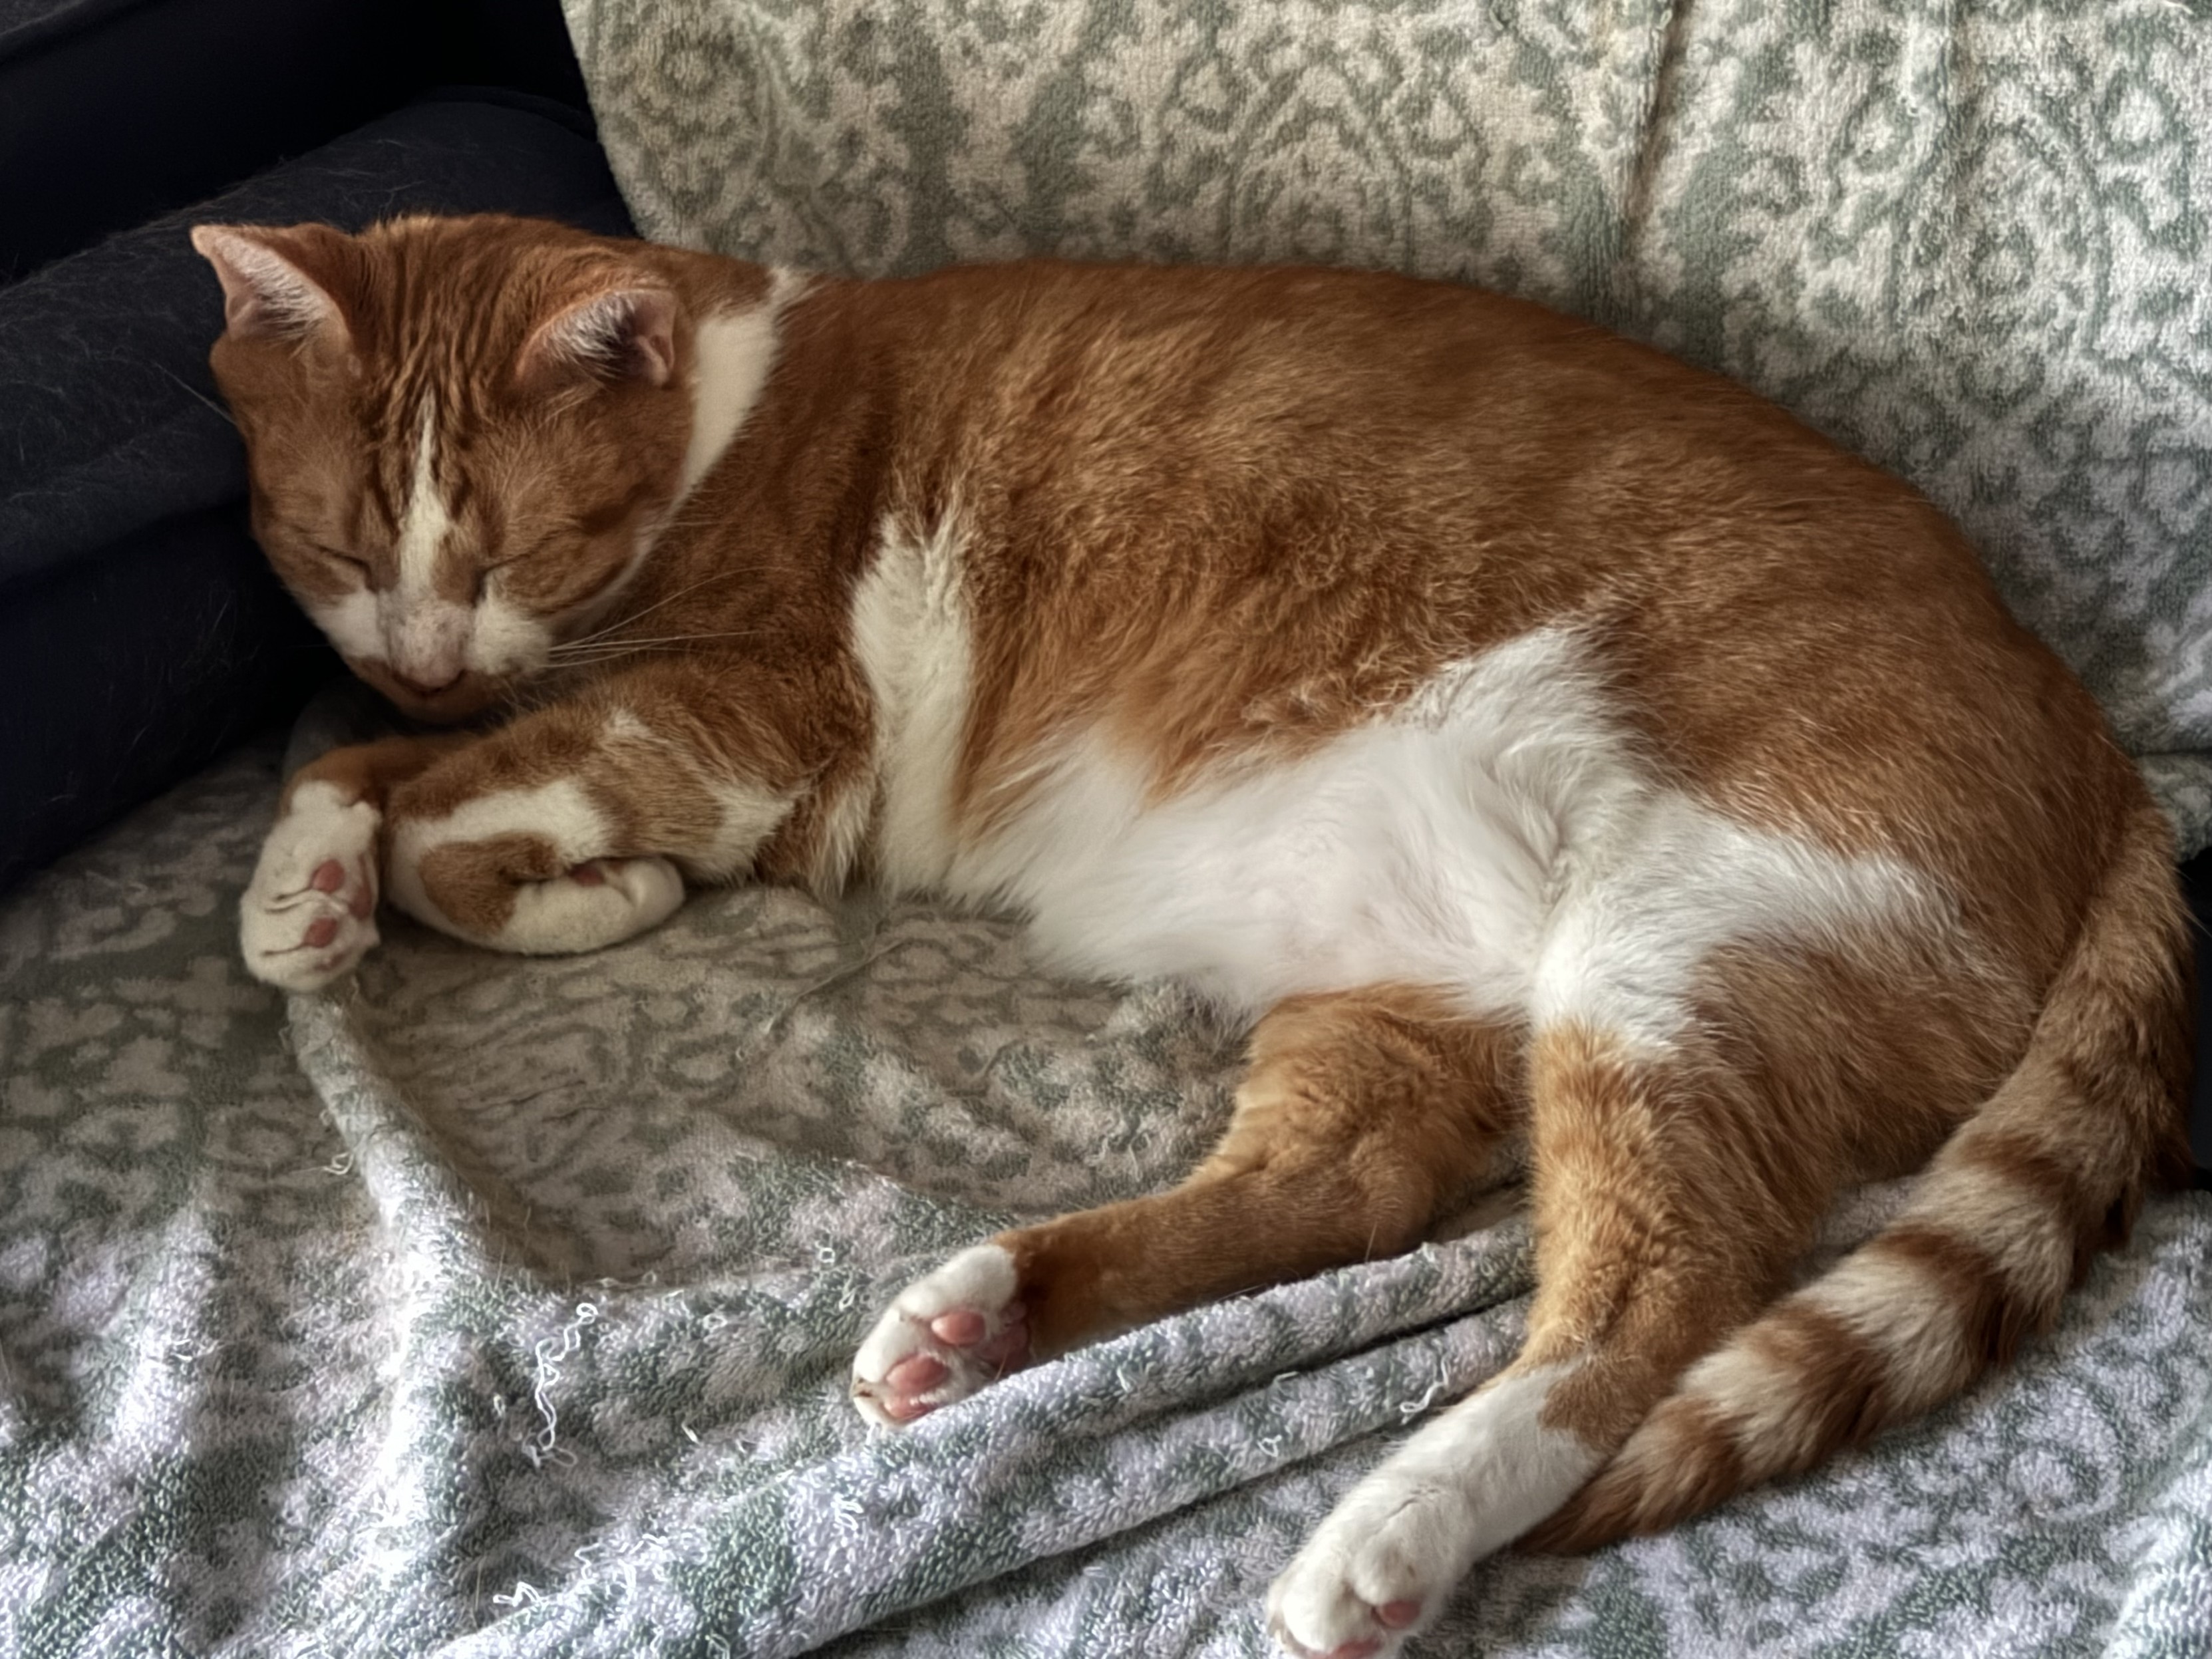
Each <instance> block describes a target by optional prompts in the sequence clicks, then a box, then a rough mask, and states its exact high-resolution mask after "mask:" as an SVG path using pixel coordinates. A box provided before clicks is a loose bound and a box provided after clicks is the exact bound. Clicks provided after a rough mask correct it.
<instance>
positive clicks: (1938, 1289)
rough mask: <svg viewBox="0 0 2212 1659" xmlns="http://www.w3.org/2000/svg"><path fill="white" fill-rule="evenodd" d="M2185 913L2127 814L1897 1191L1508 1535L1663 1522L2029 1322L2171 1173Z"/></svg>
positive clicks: (1833, 1433) (1861, 1420)
mask: <svg viewBox="0 0 2212 1659" xmlns="http://www.w3.org/2000/svg"><path fill="white" fill-rule="evenodd" d="M2192 1003H2193V975H2192V972H2191V949H2190V938H2189V922H2188V914H2187V912H2186V911H2185V908H2183V906H2182V903H2181V900H2180V896H2179V890H2178V884H2177V883H2176V882H2175V880H2174V874H2173V865H2172V845H2171V842H2170V840H2169V838H2168V835H2167V831H2166V823H2165V820H2164V818H2163V817H2160V814H2159V812H2158V811H2157V809H2156V808H2154V807H2153V806H2152V805H2150V804H2149V802H2148V800H2147V799H2146V800H2143V801H2142V803H2141V804H2140V805H2138V806H2137V807H2136V809H2135V810H2134V811H2132V812H2131V813H2130V817H2129V818H2128V819H2127V821H2126V824H2125V828H2124V830H2123V833H2122V836H2121V837H2120V840H2119V842H2118V846H2117V848H2116V850H2115V853H2114V855H2113V858H2112V862H2111V864H2110V865H2109V866H2107V867H2106V872H2105V873H2104V876H2103V878H2102V879H2101V880H2100V883H2099V885H2098V888H2097V890H2096V892H2095V895H2094V896H2093V899H2092V901H2091V903H2090V906H2089V908H2088V910H2087V913H2086V914H2085V915H2084V918H2083V923H2082V927H2081V933H2080V934H2079V935H2078V936H2077V938H2076V939H2075V945H2074V949H2073V953H2072V955H2071V956H2070V957H2069V958H2068V960H2067V962H2066V963H2065V965H2064V966H2063V968H2062V969H2060V971H2059V975H2058V977H2057V980H2056V981H2054V983H2053V984H2052V986H2051V992H2050V994H2049V996H2048V997H2047V999H2046V1000H2045V1004H2044V1007H2043V1012H2042V1013H2041V1015H2040V1017H2039V1019H2038V1021H2037V1023H2036V1025H2035V1029H2034V1032H2033V1036H2031V1038H2030V1040H2029V1042H2028V1047H2027V1054H2026V1055H2025V1056H2024V1057H2023V1058H2022V1059H2021V1062H2020V1065H2019V1066H2018V1067H2017V1069H2015V1071H2014V1072H2013V1073H2012V1075H2011V1076H2010V1077H2008V1078H2007V1079H2005V1081H2004V1082H2003V1084H2002V1085H2000V1086H1999V1088H1998V1089H1997V1091H1996V1094H1995V1095H1994V1096H1993V1097H1991V1098H1990V1100H1989V1101H1988V1102H1987V1103H1985V1104H1984V1106H1983V1107H1982V1108H1981V1109H1980V1110H1979V1111H1978V1112H1976V1113H1975V1115H1973V1116H1972V1117H1971V1118H1969V1119H1967V1120H1966V1121H1965V1122H1964V1123H1962V1124H1961V1125H1960V1127H1958V1128H1957V1129H1956V1130H1955V1131H1954V1133H1953V1134H1952V1136H1951V1138H1950V1139H1949V1140H1948V1141H1947V1142H1946V1143H1945V1144H1944V1146H1942V1149H1941V1150H1940V1151H1939V1152H1937V1154H1936V1157H1935V1158H1934V1159H1933V1161H1932V1162H1931V1163H1930V1164H1929V1169H1928V1172H1927V1175H1926V1176H1925V1177H1924V1178H1923V1182H1922V1183H1921V1185H1920V1187H1919V1188H1918V1189H1917V1191H1916V1193H1915V1194H1914V1195H1913V1198H1912V1200H1911V1203H1910V1205H1909V1206H1907V1208H1906V1209H1905V1212H1903V1213H1902V1214H1901V1215H1899V1217H1898V1218H1897V1219H1896V1220H1895V1221H1893V1223H1892V1224H1891V1225H1888V1226H1887V1227H1886V1228H1884V1229H1883V1230H1882V1231H1881V1232H1879V1233H1877V1234H1876V1235H1875V1237H1873V1238H1871V1239H1869V1241H1868V1242H1867V1243H1865V1244H1863V1245H1862V1246H1861V1247H1859V1249H1857V1250H1855V1251H1853V1252H1852V1253H1851V1254H1850V1255H1847V1256H1845V1257H1844V1259H1843V1260H1842V1261H1839V1262H1838V1263H1837V1264H1836V1266H1835V1267H1833V1268H1832V1270H1830V1271H1829V1272H1828V1273H1826V1274H1824V1275H1823V1276H1821V1277H1820V1278H1819V1279H1815V1280H1814V1281H1813V1282H1812V1283H1811V1284H1809V1285H1807V1286H1805V1287H1804V1288H1803V1289H1802V1290H1800V1291H1796V1292H1794V1293H1793V1294H1791V1295H1790V1296H1788V1297H1784V1298H1782V1299H1781V1300H1780V1301H1778V1302H1777V1303H1776V1304H1773V1305H1772V1306H1771V1308H1769V1309H1768V1310H1766V1311H1765V1313H1764V1314H1762V1315H1761V1316H1759V1318H1757V1319H1755V1320H1753V1322H1751V1323H1750V1324H1748V1325H1746V1326H1745V1327H1743V1328H1741V1330H1739V1331H1738V1332H1736V1333H1735V1335H1734V1336H1733V1337H1732V1338H1731V1339H1730V1340H1729V1341H1728V1342H1727V1343H1726V1344H1725V1345H1724V1346H1722V1347H1720V1348H1719V1349H1717V1350H1716V1351H1715V1352H1712V1353H1711V1354H1709V1355H1707V1356H1706V1357H1705V1358H1704V1359H1702V1360H1700V1361H1699V1362H1698V1363H1697V1364H1695V1365H1693V1366H1692V1367H1691V1368H1690V1370H1688V1371H1686V1373H1684V1375H1683V1376H1682V1379H1681V1381H1680V1383H1679V1385H1678V1386H1677V1388H1676V1389H1675V1391H1674V1393H1673V1394H1672V1395H1669V1396H1668V1398H1666V1399H1665V1400H1662V1401H1661V1402H1660V1403H1659V1405H1658V1406H1657V1407H1656V1408H1655V1409H1654V1410H1653V1412H1652V1413H1651V1414H1650V1417H1648V1418H1646V1419H1644V1423H1643V1424H1642V1425H1640V1426H1639V1427H1638V1429H1637V1431H1635V1433H1634V1434H1633V1435H1632V1436H1631V1437H1629V1439H1628V1441H1627V1443H1626V1444H1625V1445H1623V1446H1622V1448H1621V1449H1620V1452H1619V1454H1618V1455H1616V1456H1615V1457H1614V1458H1613V1462H1611V1463H1609V1464H1607V1466H1606V1468H1604V1469H1603V1470H1601V1472H1600V1473H1599V1474H1598V1475H1597V1476H1596V1477H1595V1479H1594V1480H1592V1481H1591V1482H1590V1484H1589V1486H1586V1487H1584V1488H1583V1490H1582V1492H1579V1493H1578V1494H1577V1496H1576V1497H1575V1498H1573V1499H1571V1501H1570V1502H1569V1503H1568V1504H1566V1505H1565V1507H1564V1508H1562V1509H1561V1510H1559V1512H1558V1513H1557V1514H1556V1515H1555V1516H1553V1517H1552V1518H1551V1519H1550V1520H1549V1521H1547V1522H1545V1523H1544V1524H1543V1525H1542V1526H1541V1527H1539V1528H1537V1529H1536V1530H1535V1532H1534V1533H1533V1534H1530V1535H1529V1536H1528V1538H1527V1539H1526V1540H1525V1541H1524V1547H1534V1548H1538V1549H1559V1550H1580V1549H1588V1548H1593V1547H1596V1546H1597V1545H1600V1544H1603V1543H1607V1542H1610V1541H1612V1540H1613V1539H1616V1538H1620V1537H1622V1536H1624V1535H1626V1534H1631V1533H1639V1532H1651V1531H1656V1530H1657V1529H1659V1528H1663V1527H1667V1526H1670V1525H1672V1524H1674V1522H1677V1521H1680V1520H1682V1519H1684V1518H1686V1517H1687V1516H1691V1515H1694V1514H1696V1513H1698V1512H1699V1511H1700V1510H1705V1509H1707V1508H1709V1507H1711V1505H1713V1504H1717V1503H1719V1502H1721V1501H1722V1500H1723V1498H1729V1497H1731V1496H1733V1495H1734V1494H1735V1493H1736V1492H1741V1491H1742V1490H1743V1489H1745V1488H1746V1487H1747V1486H1753V1485H1755V1484H1757V1483H1758V1482H1760V1481H1763V1480H1771V1479H1773V1478H1774V1477H1776V1476H1778V1475H1787V1474H1800V1473H1802V1472H1803V1471H1804V1470H1807V1469H1809V1468H1813V1467H1814V1465H1816V1464H1818V1463H1819V1462H1821V1461H1822V1460H1823V1459H1825V1458H1826V1457H1827V1456H1828V1455H1830V1454H1831V1453H1832V1452H1834V1451H1836V1450H1837V1449H1838V1448H1840V1447H1842V1446H1844V1445H1846V1444H1849V1443H1852V1442H1855V1441H1858V1440H1862V1439H1863V1438H1865V1437H1868V1436H1869V1435H1872V1434H1875V1433H1876V1432H1878V1431H1881V1430H1882V1429H1884V1428H1886V1427H1887V1426H1889V1425H1892V1424H1895V1423H1900V1422H1903V1421H1905V1420H1906V1419H1910V1418H1912V1417H1916V1416H1917V1415H1919V1414H1920V1413H1923V1412H1925V1411H1927V1410H1929V1408H1930V1407H1934V1406H1936V1405H1937V1404H1938V1403H1940V1402H1941V1401H1944V1400H1948V1398H1950V1397H1951V1396H1952V1395H1955V1394H1957V1393H1958V1392H1959V1391H1960V1389H1964V1388H1965V1387H1966V1385H1967V1384H1968V1383H1972V1381H1973V1380H1974V1379H1975V1378H1976V1377H1977V1376H1979V1375H1981V1373H1982V1372H1983V1371H1984V1370H1986V1369H1987V1368H1988V1367H1990V1365H1992V1364H2002V1363H2003V1362H2004V1361H2005V1360H2007V1359H2008V1358H2010V1356H2011V1354H2012V1352H2013V1350H2014V1349H2015V1347H2016V1346H2018V1344H2019V1343H2020V1341H2021V1339H2022V1338H2023V1337H2024V1336H2027V1335H2029V1334H2034V1333H2038V1332H2040V1331H2042V1330H2044V1329H2045V1328H2047V1327H2048V1326H2049V1325H2050V1323H2051V1320H2052V1318H2053V1317H2054V1316H2056V1314H2057V1310H2058V1304H2059V1302H2060V1300H2061V1299H2062V1298H2063V1297H2064V1296H2065V1294H2066V1292H2067V1291H2068V1290H2069V1288H2071V1287H2072V1285H2075V1283H2077V1282H2078V1281H2079V1280H2080V1279H2081V1276H2082V1274H2083V1273H2085V1272H2086V1271H2087V1266H2088V1261H2089V1258H2090V1257H2091V1255H2093V1254H2094V1253H2095V1252H2096V1251H2098V1250H2100V1249H2106V1248H2108V1247H2110V1246H2112V1245H2114V1244H2117V1243H2121V1242H2122V1241H2124V1239H2125V1237H2127V1232H2128V1229H2129V1226H2130V1224H2131V1223H2132V1222H2133V1220H2134V1218H2135V1212H2136V1206H2137V1204H2138V1203H2139V1201H2140V1200H2141V1199H2142V1193H2143V1189H2144V1188H2145V1186H2146V1184H2147V1183H2148V1182H2152V1181H2158V1180H2171V1181H2173V1182H2176V1183H2177V1184H2178V1183H2179V1182H2181V1181H2183V1180H2185V1179H2186V1176H2187V1171H2188V1168H2189V1158H2188V1152H2187V1142H2186V1138H2185V1129H2184V1127H2183V1126H2184V1112H2185V1108H2184V1102H2185V1099H2186V1097H2187V1092H2188V1085H2189V1075H2190V1064H2191V1009H2192Z"/></svg>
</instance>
